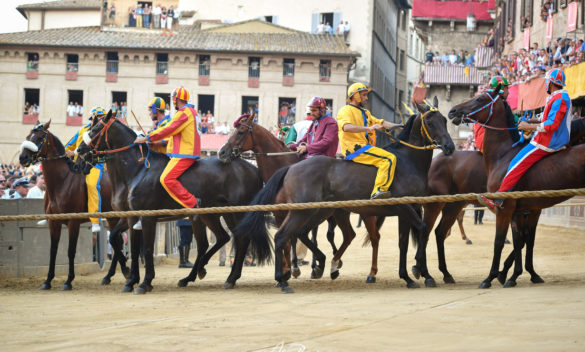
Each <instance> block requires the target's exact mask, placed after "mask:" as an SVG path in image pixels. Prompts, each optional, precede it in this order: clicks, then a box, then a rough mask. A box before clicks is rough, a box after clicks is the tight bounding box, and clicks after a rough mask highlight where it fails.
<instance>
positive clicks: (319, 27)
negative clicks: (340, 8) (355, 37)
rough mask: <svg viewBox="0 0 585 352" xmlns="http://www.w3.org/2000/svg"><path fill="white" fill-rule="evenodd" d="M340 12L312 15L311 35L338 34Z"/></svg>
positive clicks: (340, 18)
mask: <svg viewBox="0 0 585 352" xmlns="http://www.w3.org/2000/svg"><path fill="white" fill-rule="evenodd" d="M341 15H342V14H341V12H322V13H314V14H312V19H311V33H316V34H322V33H326V34H340V33H337V26H338V25H339V24H340V23H341V21H342V16H341Z"/></svg>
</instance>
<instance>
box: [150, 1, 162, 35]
mask: <svg viewBox="0 0 585 352" xmlns="http://www.w3.org/2000/svg"><path fill="white" fill-rule="evenodd" d="M161 13H162V9H161V7H160V4H156V6H154V7H153V8H152V28H157V29H158V28H160V24H161V21H160V20H161Z"/></svg>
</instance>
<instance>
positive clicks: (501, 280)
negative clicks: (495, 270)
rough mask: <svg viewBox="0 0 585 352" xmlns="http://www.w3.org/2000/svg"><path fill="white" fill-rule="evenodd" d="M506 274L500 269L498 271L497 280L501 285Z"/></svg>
mask: <svg viewBox="0 0 585 352" xmlns="http://www.w3.org/2000/svg"><path fill="white" fill-rule="evenodd" d="M506 276H508V275H507V274H505V273H504V272H501V271H500V273H499V274H498V281H499V282H500V284H502V285H503V284H505V283H506Z"/></svg>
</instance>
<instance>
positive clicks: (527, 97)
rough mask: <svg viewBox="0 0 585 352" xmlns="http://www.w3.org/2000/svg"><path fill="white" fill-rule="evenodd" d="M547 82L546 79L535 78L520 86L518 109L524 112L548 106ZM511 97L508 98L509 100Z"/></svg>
mask: <svg viewBox="0 0 585 352" xmlns="http://www.w3.org/2000/svg"><path fill="white" fill-rule="evenodd" d="M545 86H546V81H545V80H544V78H533V79H531V80H530V81H528V82H526V83H522V84H519V85H518V107H520V108H521V109H523V110H534V109H538V108H542V107H543V106H544V105H545V104H546V98H547V97H548V94H546V89H545ZM509 99H510V97H508V100H509Z"/></svg>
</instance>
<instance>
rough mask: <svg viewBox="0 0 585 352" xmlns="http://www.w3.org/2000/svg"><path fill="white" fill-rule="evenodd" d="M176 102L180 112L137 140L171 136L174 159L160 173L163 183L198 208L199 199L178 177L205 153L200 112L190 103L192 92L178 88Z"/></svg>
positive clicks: (173, 194) (178, 199)
mask: <svg viewBox="0 0 585 352" xmlns="http://www.w3.org/2000/svg"><path fill="white" fill-rule="evenodd" d="M172 98H173V104H174V105H175V109H176V110H177V113H176V114H175V116H173V118H172V119H171V120H170V121H169V122H168V123H167V124H165V125H164V126H159V128H157V129H155V130H154V131H151V132H149V133H148V135H147V136H146V137H137V138H136V140H135V141H134V143H136V144H139V143H145V142H150V143H152V142H156V141H160V140H162V139H165V138H167V137H171V138H169V139H170V140H169V144H168V145H167V155H168V156H169V157H170V158H171V159H170V160H169V163H168V164H167V166H166V167H165V169H164V170H163V172H162V174H161V176H160V183H161V184H162V186H163V187H164V188H165V189H166V190H167V192H168V193H169V195H170V196H171V198H173V199H174V200H175V201H176V202H177V203H179V204H180V205H181V206H183V207H185V208H198V207H199V205H200V204H199V203H200V202H199V201H198V199H197V198H195V196H193V195H192V194H191V193H189V191H187V189H185V187H183V185H182V184H181V182H179V180H178V178H179V176H181V174H183V173H184V172H185V171H186V170H187V169H188V168H189V167H190V166H191V165H193V164H194V163H195V161H196V160H197V159H199V158H200V155H201V137H200V136H199V131H198V129H197V127H198V124H197V112H196V111H195V109H194V108H193V105H190V104H188V101H189V91H188V90H187V89H185V88H177V89H175V90H174V91H173V95H172Z"/></svg>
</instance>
